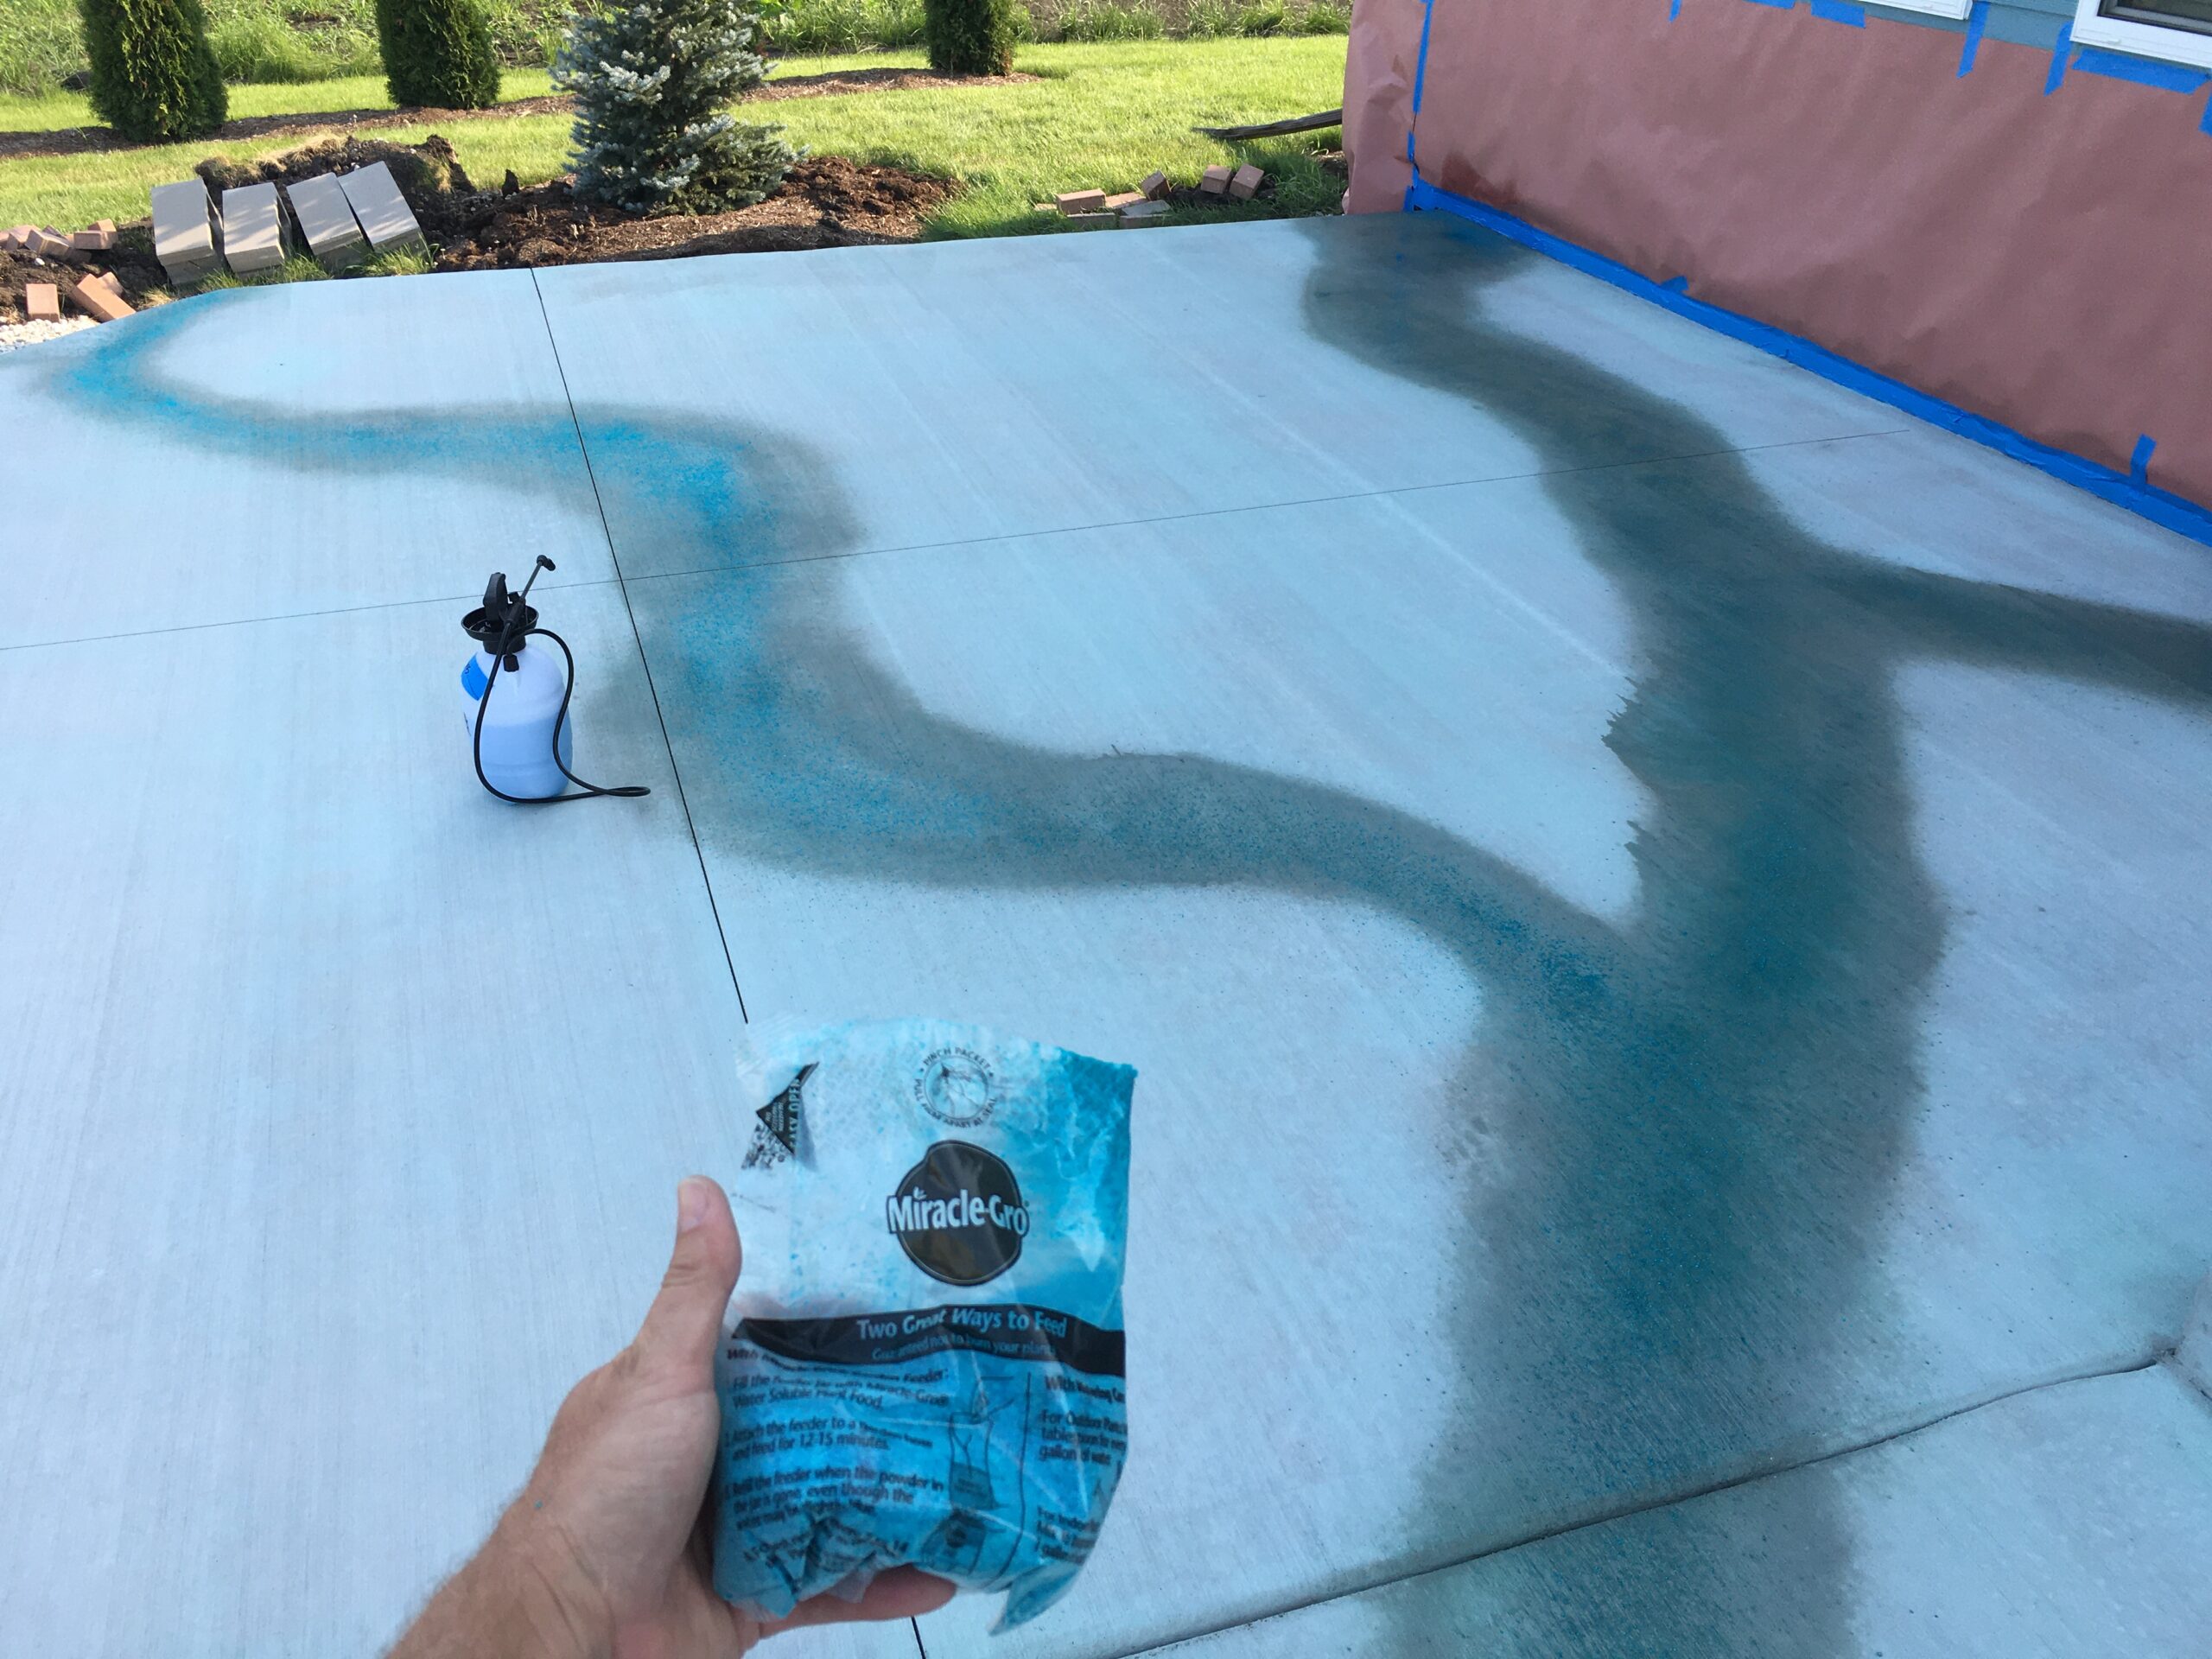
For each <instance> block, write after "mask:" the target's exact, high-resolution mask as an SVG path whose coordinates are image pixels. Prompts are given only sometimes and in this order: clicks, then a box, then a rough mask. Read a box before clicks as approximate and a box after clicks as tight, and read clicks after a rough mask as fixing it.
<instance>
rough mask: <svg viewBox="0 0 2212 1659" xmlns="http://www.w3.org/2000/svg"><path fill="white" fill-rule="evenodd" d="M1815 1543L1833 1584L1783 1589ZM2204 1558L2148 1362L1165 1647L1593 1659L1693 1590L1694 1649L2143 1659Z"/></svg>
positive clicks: (1300, 1656)
mask: <svg viewBox="0 0 2212 1659" xmlns="http://www.w3.org/2000/svg"><path fill="white" fill-rule="evenodd" d="M1838 1555H1843V1556H1846V1557H1847V1558H1848V1559H1849V1560H1851V1561H1852V1563H1853V1567H1854V1568H1855V1573H1854V1580H1853V1583H1854V1593H1853V1595H1852V1596H1851V1597H1850V1599H1848V1600H1847V1602H1845V1603H1844V1604H1842V1605H1834V1604H1831V1603H1827V1602H1823V1601H1819V1600H1814V1599H1807V1598H1805V1597H1803V1596H1802V1595H1800V1594H1799V1593H1798V1591H1797V1586H1798V1585H1799V1583H1800V1582H1801V1580H1802V1576H1803V1575H1804V1574H1805V1573H1808V1572H1810V1573H1813V1574H1814V1575H1815V1576H1816V1577H1825V1576H1826V1575H1827V1573H1828V1572H1829V1571H1830V1564H1831V1562H1832V1560H1834V1558H1835V1557H1836V1556H1838ZM2208 1558H2212V1401H2208V1400H2206V1399H2205V1398H2204V1397H2203V1396H2202V1395H2198V1394H2195V1393H2193V1392H2191V1391H2190V1389H2188V1387H2187V1386H2186V1385H2185V1384H2183V1383H2181V1382H2180V1381H2179V1380H2178V1379H2177V1377H2176V1376H2174V1374H2173V1373H2172V1371H2171V1370H2169V1369H2168V1368H2166V1367H2164V1366H2159V1367H2156V1368H2153V1369H2152V1370H2148V1371H2139V1372H2136V1373H2134V1374H2133V1375H2131V1376H2112V1377H2103V1378H2100V1379H2098V1380H2096V1381H2094V1382H2084V1383H2068V1384H2063V1385H2061V1386H2059V1387H2057V1388H2054V1389H2047V1390H2044V1391H2040V1392H2037V1393H2034V1394H2028V1395H2020V1396H2018V1397H2016V1398H2014V1399H2012V1400H2007V1401H2005V1402H2003V1403H2002V1404H1999V1405H1993V1406H1989V1407H1986V1408H1984V1409H1982V1410H1980V1411H1977V1412H1972V1413H1969V1414H1967V1415H1966V1416H1963V1417H1957V1418H1954V1419H1952V1420H1951V1421H1948V1422H1947V1423H1944V1424H1942V1425H1941V1426H1940V1427H1935V1428H1931V1429H1929V1430H1928V1431H1926V1432H1925V1433H1920V1434H1916V1435H1912V1436H1910V1437H1909V1438H1907V1439H1904V1440H1893V1441H1891V1442H1889V1443H1888V1444H1886V1445H1884V1446H1877V1447H1874V1448H1872V1449H1871V1450H1868V1451H1865V1452H1857V1453H1854V1454H1853V1455H1852V1456H1849V1457H1845V1458H1839V1459H1835V1460H1834V1461H1833V1462H1829V1463H1824V1464H1820V1465H1815V1466H1814V1467H1811V1468H1806V1469H1797V1470H1793V1471H1790V1472H1789V1473H1787V1474H1783V1475H1776V1476H1773V1477H1771V1478H1768V1479H1764V1480H1758V1481H1754V1482H1752V1483H1751V1484H1748V1485H1744V1486H1738V1487H1736V1488H1734V1489H1733V1490H1732V1491H1726V1492H1721V1493H1717V1494H1715V1495H1714V1496H1713V1497H1701V1498H1698V1499H1695V1500H1694V1501H1692V1502H1689V1503H1681V1504H1676V1505H1674V1506H1672V1507H1670V1508H1668V1509H1663V1510H1649V1511H1646V1512H1645V1513H1643V1514H1641V1515H1637V1516H1631V1517H1629V1518H1627V1519H1624V1520H1621V1521H1616V1522H1609V1523H1607V1524H1605V1525H1603V1526H1598V1527H1592V1528H1588V1529H1584V1530H1582V1531H1580V1532H1573V1533H1569V1534H1567V1535H1564V1536H1562V1537H1558V1538H1554V1539H1549V1540H1547V1541H1544V1542H1541V1543H1536V1544H1530V1545H1528V1546H1526V1547H1524V1548H1520V1549H1515V1550H1509V1551H1507V1552H1506V1553H1505V1554H1501V1555H1493V1556H1490V1557H1487V1558H1486V1559H1484V1560H1480V1561H1476V1562H1472V1563H1470V1564H1469V1565H1467V1566H1465V1567H1448V1568H1446V1569H1445V1570H1443V1571H1442V1572H1438V1573H1428V1574H1427V1575H1425V1576H1423V1577H1421V1578H1417V1579H1412V1580H1407V1581H1405V1582H1403V1583H1400V1584H1395V1585H1392V1586H1389V1588H1387V1589H1383V1590H1378V1591H1374V1592H1369V1593H1367V1594H1364V1595H1358V1596H1352V1597H1347V1598H1344V1599H1340V1600H1336V1601H1330V1602H1325V1603H1323V1604H1321V1605H1318V1606H1314V1607H1311V1608H1307V1609H1305V1610H1303V1611H1299V1612H1294V1613H1291V1614H1288V1615H1287V1616H1285V1617H1283V1618H1274V1619H1269V1620H1268V1621H1266V1622H1265V1623H1262V1624H1254V1625H1249V1626H1247V1627H1245V1628H1243V1629H1242V1630H1234V1631H1230V1632H1226V1633H1224V1634H1223V1635H1221V1636H1217V1637H1212V1638H1210V1639H1207V1640H1203V1641H1198V1642H1193V1643H1188V1644H1187V1645H1184V1646H1179V1647H1177V1648H1175V1649H1172V1651H1173V1652H1174V1653H1175V1654H1176V1655H1177V1656H1179V1659H1262V1656H1268V1659H1273V1656H1282V1659H1293V1656H1296V1659H1309V1656H1313V1655H1317V1654H1329V1655H1340V1656H1344V1659H1370V1656H1371V1659H1446V1656H1458V1655H1461V1654H1470V1653H1479V1654H1484V1655H1491V1656H1497V1659H1521V1656H1526V1659H1615V1656H1618V1655H1622V1654H1630V1653H1634V1654H1647V1653H1648V1654H1654V1655H1656V1654H1660V1653H1672V1652H1677V1651H1681V1649H1667V1648H1664V1647H1660V1646H1655V1645H1653V1644H1652V1643H1651V1642H1650V1641H1649V1632H1650V1631H1651V1630H1655V1629H1663V1628H1668V1627H1669V1626H1670V1625H1671V1626H1674V1627H1675V1628H1679V1627H1680V1621H1679V1619H1678V1618H1677V1617H1676V1614H1675V1607H1676V1605H1678V1604H1681V1603H1683V1602H1698V1603H1702V1604H1705V1605H1707V1606H1708V1607H1710V1608H1711V1609H1713V1610H1714V1611H1715V1612H1716V1613H1717V1617H1715V1618H1713V1622H1712V1625H1711V1627H1710V1628H1711V1629H1712V1630H1713V1633H1714V1637H1715V1639H1714V1640H1712V1641H1709V1642H1706V1643H1700V1645H1699V1646H1698V1647H1697V1648H1696V1649H1694V1650H1695V1651H1696V1652H1698V1653H1700V1654H1701V1655H1709V1656H1712V1659H1738V1656H1741V1659H1836V1656H1839V1655H1862V1654H1863V1655H1869V1656H1872V1655H1881V1656H1885V1659H2020V1656H2022V1655H2026V1654H2052V1655H2056V1654H2063V1655H2066V1656H2068V1659H2142V1656H2145V1655H2148V1654H2158V1655H2174V1656H2179V1655H2183V1654H2189V1653H2195V1652H2197V1651H2198V1650H2200V1649H2201V1648H2202V1645H2203V1633H2204V1630H2206V1628H2207V1625H2208V1623H2212V1577H2208V1575H2207V1574H2206V1573H2205V1572H2204V1562H2205V1560H2207V1559H2208ZM1686 1562H1688V1563H1695V1564H1696V1570H1695V1572H1694V1576H1689V1577H1683V1576H1680V1574H1681V1567H1682V1566H1683V1564H1684V1563H1686ZM1660 1573H1668V1574H1675V1575H1677V1576H1674V1577H1671V1578H1662V1577H1661V1576H1659V1574H1660ZM1747 1636H1748V1638H1749V1639H1748V1640H1747V1639H1745V1638H1746V1637H1747Z"/></svg>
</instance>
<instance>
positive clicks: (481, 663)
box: [461, 650, 576, 798]
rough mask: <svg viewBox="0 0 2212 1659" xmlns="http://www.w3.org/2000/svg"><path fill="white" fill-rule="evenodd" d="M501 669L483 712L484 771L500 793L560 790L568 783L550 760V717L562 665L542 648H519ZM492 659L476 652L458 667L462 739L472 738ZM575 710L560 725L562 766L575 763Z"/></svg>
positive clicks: (557, 705)
mask: <svg viewBox="0 0 2212 1659" xmlns="http://www.w3.org/2000/svg"><path fill="white" fill-rule="evenodd" d="M511 660H512V662H513V663H514V664H515V666H514V667H512V668H503V669H501V670H500V671H499V683H498V684H497V685H495V686H493V688H492V702H491V704H490V706H489V708H487V709H485V711H484V750H483V761H484V776H485V778H486V780H487V781H488V782H489V783H490V784H491V785H492V787H493V788H494V789H496V790H498V791H500V792H501V793H502V794H506V795H518V796H521V797H524V798H534V797H537V796H543V795H558V794H559V793H560V792H561V791H563V789H564V788H566V787H567V786H568V780H567V779H565V778H563V776H562V775H561V767H560V766H555V765H554V764H553V722H554V721H555V720H556V718H557V717H558V715H559V714H560V710H561V693H562V691H563V689H564V687H565V684H566V682H565V681H564V680H563V677H562V674H561V665H560V664H559V663H558V662H556V661H555V660H554V655H553V653H552V652H546V651H530V650H523V651H518V652H516V653H515V654H514V656H513V657H512V658H511ZM491 677H492V658H491V657H490V655H489V654H488V653H486V652H477V653H476V654H475V655H474V657H472V658H469V659H468V662H467V665H466V666H465V667H463V668H462V670H461V700H462V701H461V729H462V734H463V741H464V742H467V743H474V741H475V738H476V715H477V710H478V709H479V708H480V707H483V702H482V699H483V696H484V690H485V687H486V684H488V683H490V681H491ZM575 734H576V715H575V709H570V710H569V718H568V721H567V723H566V724H565V725H563V727H562V728H561V766H570V767H573V766H575V759H574V756H575Z"/></svg>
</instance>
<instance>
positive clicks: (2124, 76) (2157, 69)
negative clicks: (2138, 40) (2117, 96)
mask: <svg viewBox="0 0 2212 1659" xmlns="http://www.w3.org/2000/svg"><path fill="white" fill-rule="evenodd" d="M2074 67H2075V68H2076V69H2079V70H2081V71H2082V73H2084V74H2090V75H2109V76H2111V77H2112V78H2113V79H2114V80H2133V81H2136V82H2139V84H2141V85H2142V86H2163V87H2164V88H2165V90H2166V91H2168V92H2195V91H2196V90H2197V88H2199V87H2200V86H2203V85H2204V83H2205V82H2206V81H2208V80H2212V75H2208V74H2206V73H2204V72H2203V71H2202V69H2190V68H2188V67H2184V66H2183V65H2182V64H2178V63H2160V62H2158V60H2156V59H2153V58H2139V57H2135V56H2133V54H2129V53H2126V52H2107V51H2106V50H2105V49H2104V48H2102V47H2098V46H2085V47H2083V48H2082V49H2081V51H2079V52H2078V53H2076V54H2075V56H2074Z"/></svg>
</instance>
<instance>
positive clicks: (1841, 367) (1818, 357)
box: [1406, 181, 2212, 546]
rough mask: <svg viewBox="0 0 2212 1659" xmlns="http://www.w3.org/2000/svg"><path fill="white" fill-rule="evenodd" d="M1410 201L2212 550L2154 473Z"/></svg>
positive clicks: (1540, 235) (1511, 221)
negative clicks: (2116, 463) (2085, 453)
mask: <svg viewBox="0 0 2212 1659" xmlns="http://www.w3.org/2000/svg"><path fill="white" fill-rule="evenodd" d="M1406 207H1407V208H1408V210H1410V211H1421V210H1424V209H1426V210H1433V211H1435V212H1440V213H1452V214H1456V215H1457V216H1458V217H1459V218H1461V219H1471V220H1472V221H1473V222H1474V223H1476V224H1478V225H1480V226H1484V228H1485V229H1487V230H1491V231H1495V232H1497V234H1498V235H1500V236H1502V237H1504V238H1506V239H1507V240H1508V241H1511V242H1517V243H1519V244H1520V245H1522V247H1524V248H1533V249H1535V251H1537V252H1538V253H1542V254H1548V255H1549V256H1550V257H1552V258H1554V259H1556V260H1558V261H1559V262H1560V264H1565V265H1571V266H1573V268H1574V269H1575V270H1580V271H1586V272H1587V273H1588V274H1589V275H1591V276H1592V277H1598V278H1599V279H1600V280H1601V281H1604V282H1607V283H1611V284H1612V285H1613V286H1614V287H1615V288H1619V289H1626V290H1627V291H1628V292H1630V293H1631V294H1634V295H1637V296H1640V297H1642V298H1643V299H1647V300H1649V301H1651V302H1653V303H1654V304H1656V305H1660V306H1663V307H1664V308H1666V309H1668V310H1669V311H1672V312H1674V313H1675V315H1677V316H1682V317H1688V319H1689V320H1690V321H1693V322H1698V323H1702V324H1703V325H1704V326H1705V327H1707V328H1710V329H1712V330H1713V331H1714V332H1715V333H1716V334H1726V335H1727V336H1728V337H1729V338H1730V339H1732V340H1742V341H1743V342H1744V343H1745V345H1747V346H1756V347H1758V349H1759V350H1760V351H1763V352H1768V353H1772V354H1773V355H1774V356H1776V357H1779V358H1781V359H1783V360H1785V361H1786V362H1790V363H1795V364H1796V365H1797V366H1798V367H1799V368H1802V369H1806V370H1808V371H1810V372H1812V373H1815V374H1817V375H1819V376H1820V377H1821V378H1822V379H1824V380H1833V381H1834V382H1835V384H1836V385H1840V386H1843V387H1845V388H1847V389H1848V390H1850V391H1856V392H1859V393H1860V394H1861V395H1862V396H1865V397H1872V398H1873V399H1875V400H1876V401H1877V402H1878V403H1884V404H1889V405H1890V407H1891V408H1892V409H1901V410H1904V412H1905V413H1906V414H1908V415H1913V416H1918V417H1919V418H1920V419H1922V420H1923V421H1928V422H1930V423H1933V424H1935V425H1936V426H1940V427H1943V428H1945V429H1948V430H1949V431H1953V432H1955V433H1957V434H1958V435H1960V436H1961V437H1963V438H1971V439H1972V440H1973V441H1974V442H1976V443H1981V444H1986V445H1987V446H1988V447H1989V448H1993V449H1996V450H1999V451H2001V452H2002V453H2003V454H2008V455H2010V456H2012V458H2013V459H2014V460H2015V461H2025V462H2026V463H2027V464H2028V465H2029V466H2031V467H2035V468H2036V469H2037V471H2039V472H2045V473H2049V474H2050V475H2051V476H2052V477H2053V478H2056V479H2059V480H2063V481H2064V482H2066V483H2069V484H2071V485H2074V486H2075V487H2076V488H2079V489H2084V490H2087V491H2088V492H2089V493H2090V494H2092V495H2094V496H2098V497H2101V498H2102V499H2105V500H2107V501H2110V502H2112V503H2113V505H2116V506H2122V507H2126V508H2127V509H2128V510H2129V511H2130V512H2137V513H2140V514H2141V515H2142V516H2143V517H2144V518H2148V519H2150V520H2151V521H2152V523H2153V524H2162V525H2164V527H2165V528H2166V529H2168V530H2171V531H2176V532H2177V533H2178V534H2180V535H2183V536H2186V537H2189V538H2190V540H2192V541H2197V542H2202V543H2205V544H2206V545H2207V546H2212V508H2206V507H2201V506H2199V505H2197V504H2196V502H2194V501H2190V500H2187V499H2183V497H2181V496H2178V495H2174V494H2171V493H2168V492H2167V491H2164V490H2161V489H2158V488H2156V487H2154V486H2152V484H2151V483H2150V482H2149V481H2148V476H2147V470H2146V471H2145V475H2144V476H2140V477H2138V476H2131V475H2130V474H2125V473H2116V472H2114V471H2113V469H2112V468H2111V467H2101V466H2099V465H2098V464H2097V463H2096V462H2095V461H2085V460H2083V459H2082V457H2081V456H2080V455H2076V454H2069V453H2068V452H2067V451H2066V450H2063V449H2055V448H2052V447H2051V446H2050V445H2049V444H2047V443H2039V442H2037V441H2036V440H2035V439H2033V438H2031V437H2029V436H2028V435H2026V434H2025V433H2024V432H2016V431H2014V430H2013V429H2012V428H2011V427H2009V426H2003V425H2000V424H1999V423H1997V422H1995V421H1993V420H1991V419H1989V418H1988V417H1987V416H1982V415H1974V414H1971V413H1969V412H1968V411H1967V410H1963V409H1961V408H1959V407H1958V406H1957V405H1956V404H1947V403H1945V402H1944V401H1943V400H1942V398H1940V397H1931V396H1930V395H1929V394H1928V393H1927V392H1924V391H1919V390H1918V389H1916V387H1912V386H1909V385H1905V383H1904V381H1902V380H1892V379H1891V378H1890V377H1889V376H1887V375H1885V374H1879V373H1877V372H1875V371H1874V370H1872V369H1869V368H1866V367H1864V366H1862V365H1859V364H1857V363H1853V361H1852V360H1851V359H1849V358H1847V357H1841V356H1839V355H1838V354H1837V353H1834V352H1832V351H1830V350H1828V349H1827V346H1818V345H1815V344H1814V342H1813V341H1811V340H1806V339H1803V338H1802V337H1801V336H1799V335H1796V334H1789V333H1788V332H1787V331H1785V330H1783V329H1780V328H1777V327H1774V326H1773V325H1772V324H1771V323H1764V322H1756V321H1752V320H1751V318H1749V317H1745V316H1738V315H1737V314H1736V313H1735V312H1733V311H1724V310H1723V309H1721V308H1720V307H1719V306H1717V305H1708V304H1707V303H1706V302H1704V301H1703V300H1694V299H1692V298H1690V296H1688V294H1686V293H1684V292H1682V291H1681V289H1677V288H1676V287H1675V285H1674V283H1663V284H1662V283H1655V282H1653V281H1652V280H1651V279H1650V278H1649V277H1643V276H1639V275H1638V274H1637V272H1635V271H1633V270H1630V269H1629V268H1628V267H1627V266H1626V265H1624V264H1620V263H1619V262H1618V261H1617V260H1612V259H1608V258H1606V257H1605V255H1603V254H1601V253H1593V252H1592V251H1590V250H1589V249H1587V248H1584V247H1578V246H1577V245H1575V244H1573V243H1572V242H1569V241H1567V240H1566V239H1565V238H1560V237H1556V236H1554V235H1553V234H1552V233H1551V232H1548V231H1540V230H1538V229H1537V228H1536V227H1535V226H1533V225H1531V224H1529V223H1528V221H1527V220H1525V219H1516V218H1514V217H1513V215H1512V214H1510V213H1500V212H1499V211H1498V210H1497V208H1495V207H1484V206H1483V205H1482V204H1481V203H1480V202H1477V201H1469V200H1467V199H1466V198H1465V197H1464V196H1455V195H1453V194H1452V193H1451V192H1450V191H1448V190H1440V189H1438V188H1436V187H1435V186H1434V185H1433V184H1424V183H1421V182H1419V181H1416V182H1415V183H1414V186H1413V188H1411V189H1409V190H1408V191H1407V192H1406ZM1676 280H1677V281H1679V280H1681V279H1679V278H1677V279H1676ZM2148 442H2150V440H2149V439H2147V438H2145V439H2144V440H2142V441H2141V442H2138V443H2137V445H2136V446H2135V453H2136V457H2137V459H2138V460H2139V461H2141V462H2142V463H2143V465H2144V467H2145V469H2147V467H2148V465H2149V451H2148V450H2146V449H2145V448H2144V447H2143V446H2144V444H2145V443H2148Z"/></svg>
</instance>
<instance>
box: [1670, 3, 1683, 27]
mask: <svg viewBox="0 0 2212 1659" xmlns="http://www.w3.org/2000/svg"><path fill="white" fill-rule="evenodd" d="M1681 15H1682V0H1675V3H1674V4H1672V5H1670V6H1669V7H1668V8H1667V21H1668V22H1670V23H1671V22H1674V21H1675V18H1677V17H1679V16H1681Z"/></svg>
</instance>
